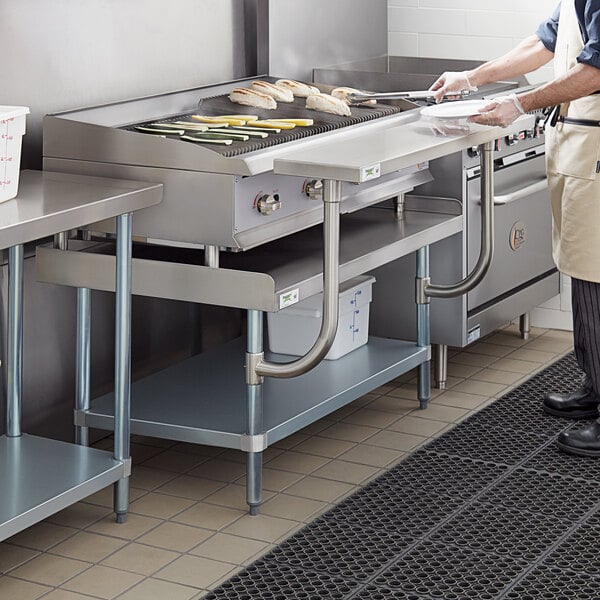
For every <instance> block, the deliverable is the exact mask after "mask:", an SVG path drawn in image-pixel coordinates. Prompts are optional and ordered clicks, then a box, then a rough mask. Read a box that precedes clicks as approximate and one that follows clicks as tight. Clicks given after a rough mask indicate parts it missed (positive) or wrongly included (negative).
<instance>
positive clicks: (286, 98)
mask: <svg viewBox="0 0 600 600" xmlns="http://www.w3.org/2000/svg"><path fill="white" fill-rule="evenodd" d="M250 88H251V89H253V90H257V91H259V92H262V93H263V94H267V96H272V97H273V98H275V100H276V101H277V102H293V101H294V94H293V93H292V90H290V89H288V88H285V87H283V86H279V85H275V84H273V83H269V82H268V81H253V82H252V83H251V84H250Z"/></svg>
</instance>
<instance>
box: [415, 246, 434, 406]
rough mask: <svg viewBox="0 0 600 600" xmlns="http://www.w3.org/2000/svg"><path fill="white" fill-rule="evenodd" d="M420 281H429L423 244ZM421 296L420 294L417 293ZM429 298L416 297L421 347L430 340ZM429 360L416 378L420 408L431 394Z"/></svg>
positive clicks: (421, 366)
mask: <svg viewBox="0 0 600 600" xmlns="http://www.w3.org/2000/svg"><path fill="white" fill-rule="evenodd" d="M419 280H420V281H429V246H425V247H424V248H421V249H419V250H418V251H417V284H418V283H419ZM418 296H421V294H418ZM429 312H430V310H429V300H428V299H427V298H425V297H424V296H423V297H418V298H417V345H418V346H421V347H425V346H429V344H430V340H431V331H430V326H429ZM430 363H431V360H427V361H425V362H424V363H421V364H420V365H419V372H418V378H417V387H418V392H417V397H418V399H419V406H420V408H422V409H424V408H427V404H428V403H429V398H430V396H431V372H430Z"/></svg>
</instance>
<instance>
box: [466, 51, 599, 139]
mask: <svg viewBox="0 0 600 600" xmlns="http://www.w3.org/2000/svg"><path fill="white" fill-rule="evenodd" d="M598 90H600V69H597V68H596V67H592V66H591V65H588V64H585V63H578V64H577V65H575V66H574V67H573V68H571V69H569V71H568V72H567V73H566V74H565V75H563V76H561V77H557V78H556V79H553V80H552V81H550V82H548V83H546V84H545V85H543V86H541V87H539V88H537V89H535V90H532V91H530V92H525V93H524V94H519V96H518V97H515V98H518V99H517V101H516V102H517V103H519V104H520V107H521V109H522V110H523V112H529V111H531V110H535V109H538V108H546V107H547V106H555V105H556V104H562V103H563V102H569V101H570V100H575V99H577V98H582V97H583V96H588V95H589V94H592V93H594V92H596V91H598ZM512 98H513V96H508V97H505V98H498V101H499V103H495V101H494V100H492V101H491V102H490V104H489V105H488V106H486V107H484V108H483V110H484V111H485V112H482V114H481V115H477V116H475V117H471V118H470V119H469V120H470V121H473V122H475V123H480V124H482V125H500V126H501V127H504V126H506V125H507V124H508V123H510V122H512V120H514V119H513V117H514V118H516V117H517V116H519V114H520V111H518V110H517V112H516V114H513V113H514V109H516V107H517V104H514V102H515V101H514V100H513V99H512ZM509 100H510V101H509ZM511 103H512V104H513V105H512V106H511ZM513 108H514V109H513Z"/></svg>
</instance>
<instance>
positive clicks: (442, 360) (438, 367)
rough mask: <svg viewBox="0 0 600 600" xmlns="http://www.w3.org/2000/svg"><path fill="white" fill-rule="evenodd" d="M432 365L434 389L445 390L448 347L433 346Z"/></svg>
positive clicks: (443, 345)
mask: <svg viewBox="0 0 600 600" xmlns="http://www.w3.org/2000/svg"><path fill="white" fill-rule="evenodd" d="M433 364H434V368H435V384H436V387H437V388H438V389H439V390H445V389H446V383H447V381H448V346H447V345H446V344H434V346H433Z"/></svg>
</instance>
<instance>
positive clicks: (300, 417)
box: [37, 122, 503, 514]
mask: <svg viewBox="0 0 600 600" xmlns="http://www.w3.org/2000/svg"><path fill="white" fill-rule="evenodd" d="M472 127H473V130H472V132H470V133H469V134H466V135H462V134H461V135H460V136H458V137H457V138H437V137H433V136H432V135H431V134H430V133H428V132H427V128H426V127H425V126H424V125H423V124H421V123H419V122H415V123H404V124H401V125H398V126H397V127H391V128H390V129H389V130H386V131H385V132H384V135H383V136H382V134H380V133H377V134H374V135H369V136H357V137H356V139H354V138H352V137H350V138H348V139H344V140H340V141H334V142H331V143H327V142H324V143H323V144H322V145H319V146H318V147H313V148H310V149H306V150H301V151H300V150H299V151H298V152H290V154H289V155H288V156H286V157H285V158H281V159H277V160H275V161H274V172H275V173H276V174H282V175H292V176H298V177H305V178H309V177H310V178H317V179H321V180H323V182H324V188H323V191H324V193H323V200H324V202H323V207H324V219H323V243H322V245H320V244H319V243H318V241H317V238H318V237H319V235H318V233H317V231H316V230H315V229H309V230H304V231H300V232H298V233H296V234H294V235H292V236H287V237H286V238H283V239H281V240H275V241H273V242H271V244H272V245H271V247H270V248H269V252H267V253H258V254H257V255H255V256H253V255H252V250H250V251H248V254H247V255H245V256H242V257H240V256H237V255H236V254H231V255H229V254H225V255H222V256H221V257H220V265H219V268H215V266H214V263H215V261H214V259H211V256H210V255H211V252H210V251H209V253H208V256H207V260H206V262H205V265H199V264H197V263H195V262H194V261H190V263H187V262H181V261H171V260H170V259H169V255H168V251H166V256H165V258H164V259H163V260H146V259H143V258H140V259H134V267H133V268H134V273H135V277H134V281H135V285H134V289H133V293H135V294H139V295H142V296H151V297H156V296H158V297H162V298H172V299H176V300H184V301H188V302H190V301H191V302H199V303H207V304H217V305H222V306H229V307H234V308H241V309H244V310H246V311H247V314H248V330H247V337H246V339H245V340H243V339H240V340H233V341H231V342H229V343H227V344H223V345H222V346H220V347H218V348H215V349H214V350H211V351H209V352H206V353H202V354H200V355H198V356H193V357H190V358H189V359H187V360H185V361H182V362H181V363H178V364H176V365H173V366H172V367H170V368H168V369H165V370H164V371H161V372H157V373H154V374H152V375H150V376H148V377H146V378H142V379H140V380H139V381H136V382H135V384H134V386H133V389H134V407H133V414H132V431H134V432H135V433H138V434H141V435H150V436H156V437H163V438H167V439H172V440H177V441H183V442H191V443H198V444H209V445H214V446H221V447H227V448H235V449H239V450H242V451H244V452H246V453H248V459H247V467H248V472H247V490H246V494H247V501H248V504H249V506H250V512H251V514H257V513H258V509H259V506H260V503H261V473H262V452H263V451H264V450H265V449H266V448H267V447H268V446H269V445H271V444H273V443H275V442H277V441H278V440H281V439H283V438H285V437H286V436H288V435H291V434H293V433H295V432H297V431H299V430H300V429H302V428H303V427H305V426H307V425H309V424H311V423H313V422H314V421H315V420H317V419H319V418H322V417H325V416H326V415H328V414H330V413H331V412H333V411H335V410H337V409H338V408H341V407H342V406H345V405H347V404H348V403H349V402H352V401H353V400H356V399H357V398H359V397H361V396H362V395H364V394H365V393H368V392H369V391H372V390H373V389H376V388H377V387H379V386H380V385H383V384H385V383H387V382H389V381H390V380H392V379H394V378H395V377H398V376H399V375H401V374H403V373H406V372H407V371H409V370H411V369H413V368H416V367H418V368H419V380H418V397H419V405H420V406H421V407H422V408H424V407H425V406H427V402H428V400H429V395H430V389H429V387H430V360H431V346H430V330H429V322H428V321H429V302H430V297H433V296H435V297H449V296H451V295H458V294H464V293H466V292H467V291H468V290H469V289H470V288H471V287H472V286H474V285H477V283H478V282H479V281H480V280H481V278H482V277H483V276H484V275H485V272H486V270H487V269H488V267H489V263H490V260H491V256H492V252H493V238H492V229H491V225H492V218H493V211H492V210H491V206H492V203H493V193H492V192H493V187H492V177H493V155H492V145H493V142H492V141H493V140H494V139H496V138H497V137H499V136H501V135H502V133H503V130H502V129H500V128H485V127H482V126H475V125H473V126H472ZM474 145H476V146H479V147H480V150H481V152H480V160H481V171H482V194H481V197H482V199H483V201H482V208H481V210H482V243H481V254H480V257H479V260H478V262H477V265H476V266H475V268H474V269H473V271H472V273H470V274H469V276H468V277H467V278H466V279H464V280H463V281H460V282H458V283H457V284H454V285H452V286H437V285H432V284H431V282H430V276H429V252H428V249H429V246H430V245H431V244H434V243H436V242H437V241H439V240H441V239H444V238H447V237H449V236H451V235H453V234H455V233H458V232H459V231H461V230H462V226H463V225H462V224H463V218H462V216H460V215H458V214H456V213H455V212H453V211H440V212H439V213H438V212H422V211H419V210H418V208H416V209H414V210H412V209H411V210H405V212H404V215H403V216H402V218H401V219H397V218H396V213H395V212H393V211H392V212H391V213H390V211H386V210H381V209H378V208H372V209H371V208H365V209H363V210H360V211H356V212H355V213H351V214H348V215H345V217H344V221H343V222H344V236H342V237H341V238H340V236H339V226H340V217H339V212H340V210H339V200H340V182H341V181H347V182H350V183H356V184H360V183H364V182H366V181H370V180H372V179H376V178H379V177H381V176H384V175H386V174H389V173H392V172H396V171H398V170H400V169H403V168H406V167H409V166H411V165H414V164H418V163H419V162H421V161H426V160H431V159H434V158H438V157H440V156H442V155H444V154H446V153H453V152H456V151H459V150H462V149H465V148H468V147H471V146H474ZM390 214H391V215H393V218H390ZM340 240H341V243H340ZM318 247H321V248H322V257H321V256H319V254H320V253H319V252H318V251H317V250H316V248H318ZM412 253H416V254H417V277H416V310H417V315H418V318H417V321H418V331H417V338H418V340H417V342H416V343H415V342H414V341H405V340H391V339H387V338H378V337H371V338H369V341H368V343H367V344H366V345H365V346H363V347H361V348H358V349H356V350H355V351H354V352H350V353H349V354H348V355H347V356H344V357H342V358H341V359H339V360H334V361H322V360H321V359H322V358H324V356H325V354H326V353H327V351H328V350H329V347H330V344H331V340H333V338H334V337H335V333H336V328H337V309H338V283H339V281H348V280H349V279H351V278H352V277H356V276H358V275H362V274H364V273H367V272H369V271H370V270H372V269H376V268H378V267H379V266H382V265H384V264H388V263H389V262H391V261H393V260H395V259H397V258H400V257H402V256H407V255H408V254H412ZM37 258H38V278H39V279H40V280H42V281H47V282H52V283H60V284H62V285H71V286H74V287H80V288H92V289H100V290H104V291H114V280H113V281H111V279H110V278H109V277H108V276H107V274H108V273H109V271H108V270H107V267H108V266H109V265H112V264H114V255H113V249H112V247H111V245H110V244H104V245H102V244H101V245H99V246H98V247H97V248H96V249H95V250H92V251H88V252H64V251H58V250H54V249H52V248H45V247H42V248H39V249H38V255H37ZM242 259H243V260H242ZM320 291H323V301H324V304H323V321H322V325H321V331H320V333H319V336H318V338H317V341H316V343H315V344H314V346H313V347H312V348H311V349H310V350H309V351H308V353H307V354H306V355H305V356H303V357H301V358H299V359H297V360H295V361H292V362H284V361H285V360H286V357H285V356H277V355H275V356H273V360H274V361H278V362H270V361H267V360H265V358H264V354H263V339H262V325H263V316H264V312H277V311H279V310H281V309H282V308H283V307H284V306H286V305H287V302H288V300H287V298H289V297H290V294H291V295H292V296H295V297H296V299H302V298H306V297H309V296H311V295H313V294H316V293H318V292H320ZM244 351H245V353H246V368H245V371H243V372H241V370H240V369H239V356H240V354H241V353H243V352H244ZM313 367H314V370H313V371H312V372H311V374H310V376H307V377H305V376H303V374H304V373H306V372H307V371H308V370H310V369H313ZM237 373H239V375H240V376H238V375H237ZM241 375H245V377H244V376H241ZM266 378H267V379H266ZM282 378H286V381H285V382H283V381H282ZM174 382H177V392H178V393H177V394H176V395H175V396H174V395H173V384H174ZM165 398H169V399H170V401H169V402H165ZM77 419H78V421H79V424H80V425H85V426H88V427H98V428H101V429H112V428H113V427H114V398H113V397H112V395H111V394H106V395H105V396H102V397H100V398H96V399H95V400H94V402H93V403H92V406H91V407H90V408H89V409H85V410H80V411H78V415H77Z"/></svg>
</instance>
